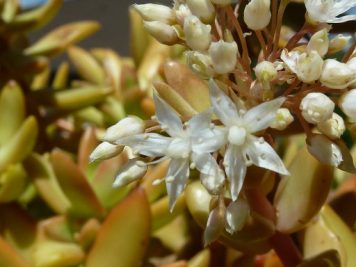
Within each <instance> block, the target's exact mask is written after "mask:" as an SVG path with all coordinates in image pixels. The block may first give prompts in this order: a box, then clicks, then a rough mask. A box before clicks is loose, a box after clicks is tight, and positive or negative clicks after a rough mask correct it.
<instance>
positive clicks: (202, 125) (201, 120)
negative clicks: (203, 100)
mask: <svg viewBox="0 0 356 267" xmlns="http://www.w3.org/2000/svg"><path fill="white" fill-rule="evenodd" d="M211 115H212V109H211V108H209V109H207V110H205V111H204V112H201V113H199V114H197V115H194V116H193V117H192V118H191V119H190V120H189V121H188V128H189V132H190V134H191V135H192V136H194V135H199V132H200V131H201V130H204V129H208V128H210V123H211Z"/></svg>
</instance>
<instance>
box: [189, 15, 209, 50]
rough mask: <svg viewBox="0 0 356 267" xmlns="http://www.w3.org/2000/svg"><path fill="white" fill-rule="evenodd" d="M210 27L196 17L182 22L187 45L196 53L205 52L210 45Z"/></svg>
mask: <svg viewBox="0 0 356 267" xmlns="http://www.w3.org/2000/svg"><path fill="white" fill-rule="evenodd" d="M210 31H211V26H210V25H205V24H204V23H202V22H201V21H200V20H199V19H198V18H197V17H196V16H189V17H187V18H185V21H184V34H185V41H186V43H187V45H188V46H189V47H190V48H191V49H193V50H197V51H206V50H207V49H208V48H209V46H210V43H211V35H210Z"/></svg>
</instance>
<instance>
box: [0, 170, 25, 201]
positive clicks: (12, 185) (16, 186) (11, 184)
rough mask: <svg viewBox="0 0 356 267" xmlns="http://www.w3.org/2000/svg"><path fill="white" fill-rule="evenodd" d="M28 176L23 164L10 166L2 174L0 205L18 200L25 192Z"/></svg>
mask: <svg viewBox="0 0 356 267" xmlns="http://www.w3.org/2000/svg"><path fill="white" fill-rule="evenodd" d="M27 179H28V178H27V174H26V172H25V170H24V168H23V167H22V165H21V164H15V165H10V166H8V168H7V169H6V170H5V171H3V172H2V173H0V184H1V186H0V203H6V202H11V201H14V200H16V199H17V198H18V197H20V195H21V194H22V193H23V192H24V191H25V189H26V185H27Z"/></svg>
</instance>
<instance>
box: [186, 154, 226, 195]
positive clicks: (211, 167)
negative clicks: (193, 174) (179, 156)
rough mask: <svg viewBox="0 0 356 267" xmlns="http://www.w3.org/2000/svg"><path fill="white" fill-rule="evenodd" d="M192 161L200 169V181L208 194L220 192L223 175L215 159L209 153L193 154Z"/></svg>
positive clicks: (222, 184) (223, 182)
mask: <svg viewBox="0 0 356 267" xmlns="http://www.w3.org/2000/svg"><path fill="white" fill-rule="evenodd" d="M192 161H193V162H194V163H195V165H196V167H197V169H198V170H199V171H200V179H201V183H202V184H203V185H204V187H205V188H206V189H207V190H208V191H209V193H210V194H213V195H217V194H219V193H221V190H222V188H223V187H224V184H225V175H224V173H223V171H222V170H221V168H220V167H219V165H218V164H217V163H216V160H215V159H214V158H213V157H212V156H211V155H210V154H200V155H198V154H193V156H192Z"/></svg>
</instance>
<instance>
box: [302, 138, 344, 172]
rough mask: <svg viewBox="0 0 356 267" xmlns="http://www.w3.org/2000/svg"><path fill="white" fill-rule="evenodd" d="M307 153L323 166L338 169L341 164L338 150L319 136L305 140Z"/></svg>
mask: <svg viewBox="0 0 356 267" xmlns="http://www.w3.org/2000/svg"><path fill="white" fill-rule="evenodd" d="M307 144H308V151H309V152H310V154H312V155H313V156H314V157H315V158H316V159H317V160H319V161H320V162H321V163H323V164H327V165H331V166H334V167H338V166H339V165H340V164H341V163H342V162H343V156H342V152H341V150H340V148H339V147H338V146H337V145H336V144H334V143H333V142H332V141H331V140H329V139H328V138H327V137H326V136H324V135H321V134H314V135H312V136H310V137H308V139H307Z"/></svg>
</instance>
